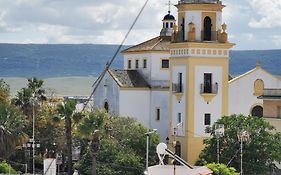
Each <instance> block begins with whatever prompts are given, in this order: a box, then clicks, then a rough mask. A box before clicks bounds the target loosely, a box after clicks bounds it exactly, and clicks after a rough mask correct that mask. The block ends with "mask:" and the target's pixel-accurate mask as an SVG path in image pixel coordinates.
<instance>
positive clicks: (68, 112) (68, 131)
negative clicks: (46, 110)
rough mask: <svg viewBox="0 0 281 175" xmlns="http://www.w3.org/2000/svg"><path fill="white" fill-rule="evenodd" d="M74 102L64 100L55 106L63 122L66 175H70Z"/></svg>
mask: <svg viewBox="0 0 281 175" xmlns="http://www.w3.org/2000/svg"><path fill="white" fill-rule="evenodd" d="M75 109H76V102H75V101H74V100H66V101H65V102H64V103H62V104H59V105H58V106H57V110H58V112H59V114H60V116H61V117H63V118H64V120H65V136H66V144H67V145H66V146H67V173H68V174H69V175H71V174H72V127H71V126H72V122H71V118H72V117H73V114H74V111H75Z"/></svg>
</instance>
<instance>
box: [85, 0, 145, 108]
mask: <svg viewBox="0 0 281 175" xmlns="http://www.w3.org/2000/svg"><path fill="white" fill-rule="evenodd" d="M148 1H149V0H146V1H145V3H144V5H143V6H142V8H141V10H140V11H139V13H138V15H137V17H136V18H135V20H134V22H133V24H132V25H131V27H130V28H129V30H128V32H127V34H126V35H125V37H124V39H123V40H122V42H121V44H120V45H119V46H118V48H117V50H116V51H115V54H114V55H113V57H112V58H111V60H110V61H109V62H108V63H107V64H106V66H105V69H104V70H103V72H102V73H101V75H100V76H99V78H98V79H97V80H96V81H95V83H94V84H93V86H94V89H93V91H92V93H91V95H90V97H89V98H88V100H87V101H86V102H85V104H84V107H83V109H82V111H84V110H85V108H86V106H87V105H88V103H89V101H90V100H91V98H92V96H93V95H94V93H95V91H96V90H97V88H98V86H99V84H100V83H101V80H102V79H103V77H104V76H105V74H106V72H107V71H108V69H109V68H110V66H111V64H112V62H113V61H114V60H115V58H116V56H117V55H118V53H119V52H120V50H121V48H122V46H123V44H124V43H125V41H126V39H127V38H128V36H129V34H130V33H131V31H132V29H133V27H134V26H135V24H136V22H137V20H138V19H139V17H140V15H141V13H142V12H143V10H144V8H145V7H146V5H147V3H148Z"/></svg>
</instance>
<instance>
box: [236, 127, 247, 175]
mask: <svg viewBox="0 0 281 175" xmlns="http://www.w3.org/2000/svg"><path fill="white" fill-rule="evenodd" d="M237 138H238V140H239V141H240V159H241V160H240V175H243V141H245V142H246V141H247V140H248V139H249V138H250V135H249V133H248V132H247V131H246V130H244V129H242V130H240V131H238V132H237Z"/></svg>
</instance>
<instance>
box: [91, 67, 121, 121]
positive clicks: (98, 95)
mask: <svg viewBox="0 0 281 175" xmlns="http://www.w3.org/2000/svg"><path fill="white" fill-rule="evenodd" d="M93 98H94V104H95V107H96V108H104V105H105V103H108V107H109V109H110V110H109V112H110V114H111V115H119V114H120V113H119V110H120V109H119V99H120V87H119V86H118V84H117V83H116V82H115V80H114V79H113V78H112V76H111V75H109V73H108V72H107V73H106V74H105V76H104V78H103V79H102V81H101V83H100V84H99V86H98V87H97V90H96V91H95V93H94V95H93Z"/></svg>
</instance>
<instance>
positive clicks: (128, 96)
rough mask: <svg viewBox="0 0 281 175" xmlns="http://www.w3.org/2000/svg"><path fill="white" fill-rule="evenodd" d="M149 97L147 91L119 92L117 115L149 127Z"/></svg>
mask: <svg viewBox="0 0 281 175" xmlns="http://www.w3.org/2000/svg"><path fill="white" fill-rule="evenodd" d="M150 95H151V94H150V91H148V90H121V91H120V101H119V106H120V113H119V115H120V116H129V117H133V118H135V119H136V120H137V121H139V122H140V123H142V124H144V125H145V126H146V127H150V126H151V125H150V122H149V118H150V106H151V104H150Z"/></svg>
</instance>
